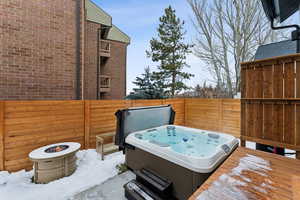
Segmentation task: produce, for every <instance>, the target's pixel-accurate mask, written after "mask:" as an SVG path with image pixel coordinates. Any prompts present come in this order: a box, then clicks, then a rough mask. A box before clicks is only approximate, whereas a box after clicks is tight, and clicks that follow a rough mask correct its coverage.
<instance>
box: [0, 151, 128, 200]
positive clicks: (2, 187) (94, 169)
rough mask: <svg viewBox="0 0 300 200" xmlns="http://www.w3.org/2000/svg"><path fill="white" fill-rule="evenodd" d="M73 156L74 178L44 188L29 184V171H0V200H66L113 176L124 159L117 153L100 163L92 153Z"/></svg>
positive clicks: (46, 185) (79, 153)
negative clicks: (75, 163) (75, 164)
mask: <svg viewBox="0 0 300 200" xmlns="http://www.w3.org/2000/svg"><path fill="white" fill-rule="evenodd" d="M76 155H77V157H78V160H77V165H78V168H77V170H76V171H75V172H74V174H73V175H71V176H69V177H65V178H62V179H59V180H56V181H53V182H50V183H48V184H34V183H32V182H31V178H32V176H33V171H29V172H25V170H22V171H19V172H16V173H8V172H5V171H2V172H1V171H0V199H9V200H19V199H22V200H34V199H43V200H52V199H55V200H66V199H68V198H70V197H72V196H74V195H75V194H77V193H79V192H82V191H84V190H87V189H88V188H91V187H93V186H95V185H99V184H101V183H103V182H104V181H106V180H107V179H109V178H111V177H113V176H115V175H117V173H118V170H117V169H116V165H118V164H120V163H124V160H125V157H124V155H123V154H122V153H121V152H117V153H114V154H111V155H108V156H106V157H105V160H104V161H101V157H100V155H99V154H97V153H96V151H95V150H94V149H93V150H92V149H90V150H84V151H79V152H78V153H77V154H76Z"/></svg>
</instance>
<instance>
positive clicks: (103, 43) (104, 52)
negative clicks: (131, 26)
mask: <svg viewBox="0 0 300 200" xmlns="http://www.w3.org/2000/svg"><path fill="white" fill-rule="evenodd" d="M100 56H103V57H110V42H109V41H108V40H100Z"/></svg>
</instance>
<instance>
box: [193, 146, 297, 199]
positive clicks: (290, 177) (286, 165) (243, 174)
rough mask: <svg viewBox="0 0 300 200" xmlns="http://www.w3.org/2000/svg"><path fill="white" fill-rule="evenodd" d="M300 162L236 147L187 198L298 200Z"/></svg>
mask: <svg viewBox="0 0 300 200" xmlns="http://www.w3.org/2000/svg"><path fill="white" fill-rule="evenodd" d="M299 191H300V161H299V160H296V159H291V158H286V157H283V156H279V155H275V154H270V153H265V152H262V151H256V150H251V149H247V148H243V147H239V148H238V149H237V150H236V151H235V152H234V153H233V154H232V155H231V156H230V157H229V158H228V159H227V160H226V161H225V162H224V163H223V164H222V165H221V166H220V167H219V168H218V169H217V171H216V172H215V173H213V175H212V176H210V178H209V179H208V180H207V181H206V182H205V183H204V184H203V185H202V186H201V187H200V188H199V189H198V190H197V191H196V192H195V193H194V194H193V195H192V196H191V197H190V198H189V200H201V199H211V200H214V199H216V200H217V199H230V200H240V199H257V200H260V199H272V200H276V199H278V200H279V199H280V200H282V199H300V192H299Z"/></svg>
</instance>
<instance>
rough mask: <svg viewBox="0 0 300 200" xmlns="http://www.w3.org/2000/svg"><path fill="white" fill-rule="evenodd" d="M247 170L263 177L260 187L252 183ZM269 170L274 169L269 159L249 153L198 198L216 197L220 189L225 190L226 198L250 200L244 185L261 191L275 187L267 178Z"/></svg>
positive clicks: (199, 199) (201, 199)
mask: <svg viewBox="0 0 300 200" xmlns="http://www.w3.org/2000/svg"><path fill="white" fill-rule="evenodd" d="M247 171H248V172H249V171H250V172H252V173H254V174H256V177H258V176H261V177H263V178H262V180H263V182H262V183H261V185H260V187H257V186H255V185H252V184H251V182H252V180H251V179H250V178H249V177H247V176H245V175H244V174H243V173H244V172H247ZM269 171H272V168H271V167H270V163H269V161H266V160H264V159H263V158H260V157H258V156H254V155H249V154H247V156H245V157H242V158H241V159H240V160H239V163H238V166H237V167H235V168H233V169H232V170H231V172H230V173H228V174H223V175H221V176H220V177H219V179H218V180H216V181H214V182H213V183H212V185H211V186H210V187H209V188H208V190H206V191H204V192H202V193H201V194H200V195H199V196H198V197H197V200H209V199H214V197H215V195H216V194H218V191H223V194H226V195H225V196H223V197H222V199H224V200H225V199H233V198H232V197H234V199H239V200H248V199H249V198H248V195H247V194H245V193H244V190H243V187H247V186H248V185H249V186H250V187H253V189H254V190H257V191H260V192H261V193H268V189H272V188H273V186H272V181H271V180H269V179H268V178H267V176H268V175H267V174H268V172H269ZM220 198H221V197H220Z"/></svg>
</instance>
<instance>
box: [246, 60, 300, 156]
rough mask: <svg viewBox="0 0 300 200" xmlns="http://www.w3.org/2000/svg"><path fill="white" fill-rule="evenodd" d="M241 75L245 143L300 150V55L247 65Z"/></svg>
mask: <svg viewBox="0 0 300 200" xmlns="http://www.w3.org/2000/svg"><path fill="white" fill-rule="evenodd" d="M241 76H242V100H241V101H242V105H241V106H242V109H241V117H242V124H241V134H242V136H241V138H242V140H250V141H254V142H259V143H262V144H267V145H273V146H277V147H283V148H290V149H293V150H296V151H300V54H296V55H289V56H284V57H277V58H272V59H266V60H259V61H255V62H247V63H243V64H242V68H241ZM297 154H298V155H297V157H299V158H300V155H299V152H297Z"/></svg>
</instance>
